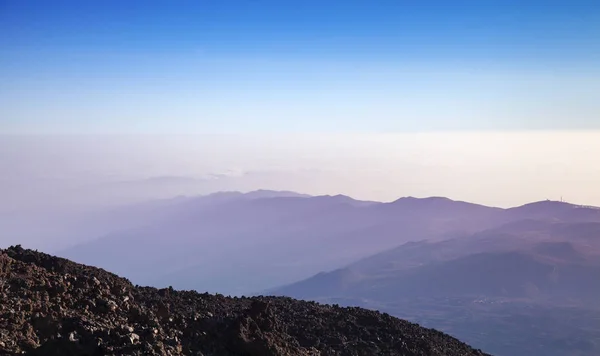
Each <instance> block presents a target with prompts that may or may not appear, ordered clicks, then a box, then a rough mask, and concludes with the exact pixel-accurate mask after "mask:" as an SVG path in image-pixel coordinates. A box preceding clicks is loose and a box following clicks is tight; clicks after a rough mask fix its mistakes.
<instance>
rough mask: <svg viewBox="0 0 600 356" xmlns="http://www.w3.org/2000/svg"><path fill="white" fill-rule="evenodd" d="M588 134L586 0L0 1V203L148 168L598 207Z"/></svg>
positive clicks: (115, 180) (182, 181)
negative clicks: (570, 202)
mask: <svg viewBox="0 0 600 356" xmlns="http://www.w3.org/2000/svg"><path fill="white" fill-rule="evenodd" d="M181 135H184V136H181ZM599 142H600V4H599V3H598V2H597V1H577V0H573V1H553V0H545V1H537V0H531V1H510V0H505V1H492V0H490V1H452V2H448V1H419V2H417V1H400V0H394V1H388V0H379V1H351V0H344V1H338V0H328V1H312V0H308V1H259V0H255V1H226V0H220V1H212V0H210V1H209V0H200V1H184V0H178V1H166V0H165V1H152V0H145V1H138V0H127V1H113V0H103V1H81V0H76V1H64V0H55V1H47V0H0V173H2V174H1V177H0V182H1V183H2V184H0V189H1V191H0V193H1V194H0V195H1V196H3V197H4V199H3V203H2V204H0V210H2V209H4V210H6V209H8V210H10V209H14V208H15V206H17V205H19V206H22V207H23V208H26V207H28V206H29V207H30V206H33V205H35V204H40V203H41V202H43V203H44V204H49V203H56V202H63V201H70V200H73V199H75V200H77V199H79V198H81V197H83V196H86V197H87V196H88V195H93V196H94V197H95V198H94V199H99V198H106V197H120V196H122V195H123V194H126V193H127V194H132V193H131V192H132V191H134V190H135V189H133V188H131V187H132V185H135V184H137V183H139V182H144V183H143V184H141V185H142V186H143V188H140V189H138V190H135V191H136V192H137V193H136V194H138V195H137V196H136V197H137V198H138V199H139V198H140V197H143V196H145V197H151V196H152V197H155V195H144V194H146V193H147V192H148V191H151V192H157V191H159V190H160V189H159V188H157V186H156V185H154V183H155V182H156V181H154V180H152V181H151V182H152V183H148V182H147V181H145V180H146V179H156V178H157V177H163V178H164V177H167V178H168V177H170V178H168V179H166V181H169V179H171V178H172V179H173V180H172V181H171V182H174V183H173V186H175V187H176V188H173V189H171V188H169V189H165V190H164V191H163V195H164V196H165V197H166V196H168V195H169V194H172V195H175V194H189V193H208V192H210V191H215V190H251V189H259V188H262V189H289V190H296V191H299V192H303V193H310V194H329V193H331V194H338V193H343V194H348V195H352V196H354V197H356V198H359V199H373V200H381V201H391V200H394V199H396V198H398V197H400V196H419V197H423V196H448V197H451V198H453V199H459V200H468V201H474V202H479V203H484V204H489V205H495V206H514V205H519V204H523V203H526V202H529V201H534V200H542V199H547V198H549V199H556V200H558V199H560V197H561V196H564V198H565V199H568V200H571V201H574V202H577V203H585V204H593V205H600V195H599V194H600V193H599V191H598V189H597V182H598V181H600V171H599V168H597V167H598V164H597V157H598V156H599V155H600V146H599ZM190 180H191V181H190ZM195 180H199V181H197V182H196V181H195ZM135 182H137V183H135ZM160 182H165V180H160ZM111 184H113V185H114V184H116V186H117V188H115V186H113V185H111ZM160 184H163V183H160ZM106 185H108V186H110V187H107V186H106ZM100 186H102V187H103V188H102V189H100V188H99V187H100ZM183 186H184V187H183ZM92 187H95V188H92ZM136 187H138V188H139V186H136ZM177 187H179V188H177ZM103 189H105V190H103ZM161 189H162V188H161ZM161 191H162V190H161ZM7 197H8V198H7ZM90 199H92V198H90ZM92 200H93V199H92Z"/></svg>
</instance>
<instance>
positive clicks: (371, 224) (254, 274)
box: [58, 190, 600, 294]
mask: <svg viewBox="0 0 600 356" xmlns="http://www.w3.org/2000/svg"><path fill="white" fill-rule="evenodd" d="M146 206H152V209H146V208H145V207H146ZM128 209H130V210H128ZM129 217H132V218H129ZM144 218H145V219H144ZM111 219H113V220H114V221H122V223H121V224H120V226H122V227H124V229H118V230H116V231H113V232H112V233H110V234H109V235H106V236H104V237H101V238H98V239H95V240H92V241H89V242H85V243H83V244H81V245H79V246H74V247H72V248H69V249H66V250H64V251H61V252H59V253H58V254H59V255H62V256H64V257H67V258H70V259H73V260H75V261H79V262H84V263H89V264H93V265H99V266H103V267H106V268H110V269H112V270H114V271H115V272H117V273H120V274H122V275H124V276H126V277H128V278H131V279H132V280H134V281H136V282H139V283H145V284H152V285H159V286H160V285H165V284H166V283H172V284H173V285H174V286H175V287H178V288H184V289H195V288H201V287H204V288H207V289H209V290H213V291H215V292H217V291H219V292H223V293H231V294H241V293H246V294H247V293H254V292H258V291H260V290H265V289H270V288H273V287H277V286H278V285H284V284H287V283H291V282H293V281H295V280H300V279H302V278H306V277H309V276H310V275H313V274H315V273H318V272H319V271H327V270H333V269H335V268H339V267H342V266H345V265H348V264H350V263H352V262H354V261H357V260H359V259H361V258H365V257H367V256H369V255H373V254H375V253H378V252H382V251H385V250H388V249H391V248H394V247H396V246H399V245H401V244H403V243H405V242H409V241H419V240H432V241H435V240H443V239H448V238H452V237H460V236H468V235H470V234H473V233H476V232H478V231H483V230H486V229H489V228H494V227H498V226H502V225H504V224H508V223H511V222H512V223H514V222H515V221H519V220H525V219H533V220H536V221H540V220H543V221H561V222H565V223H566V222H578V221H597V222H600V211H598V210H592V209H582V208H578V207H577V206H575V205H571V204H566V203H557V204H554V203H552V204H548V203H546V202H538V203H534V204H529V205H525V206H521V207H516V208H510V209H502V208H496V207H487V206H483V205H478V204H472V203H468V202H460V201H454V200H451V199H448V198H440V197H432V198H413V197H405V198H400V199H397V200H395V201H393V202H390V203H381V202H371V201H360V200H356V199H353V198H350V197H348V196H344V195H334V196H328V195H324V196H309V195H305V194H299V193H294V192H289V191H282V192H279V191H269V190H259V191H253V192H247V193H242V192H219V193H214V194H209V195H206V196H200V197H180V198H179V199H177V200H171V201H163V202H162V203H160V204H138V205H136V206H134V207H123V208H120V209H119V210H117V211H115V212H114V213H113V214H112V215H109V216H108V217H106V218H105V219H104V221H106V222H107V224H109V223H110V220H111ZM157 266H161V268H160V269H158V268H157ZM208 266H213V267H212V268H216V270H217V271H218V273H213V272H212V268H209V267H208ZM167 281H169V282H167Z"/></svg>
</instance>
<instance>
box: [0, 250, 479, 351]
mask: <svg viewBox="0 0 600 356" xmlns="http://www.w3.org/2000/svg"><path fill="white" fill-rule="evenodd" d="M0 354H2V355H16V354H28V355H65V356H68V355H205V356H208V355H256V356H259V355H260V356H269V355H349V356H350V355H352V356H354V355H356V356H358V355H365V356H367V355H407V356H411V355H449V356H452V355H457V356H458V355H461V356H466V355H484V354H483V353H482V352H480V351H479V350H474V349H472V348H470V347H469V346H467V345H465V344H463V343H461V342H460V341H458V340H456V339H454V338H452V337H450V336H448V335H445V334H443V333H441V332H438V331H435V330H431V329H425V328H422V327H420V326H418V325H416V324H412V323H409V322H406V321H403V320H399V319H396V318H393V317H391V316H389V315H387V314H381V313H377V312H373V311H367V310H364V309H359V308H340V307H337V306H329V305H320V304H317V303H310V302H301V301H297V300H293V299H289V298H274V297H256V298H229V297H224V296H221V295H209V294H200V293H196V292H189V291H175V290H173V289H171V288H167V289H155V288H148V287H137V286H133V285H132V284H131V283H130V282H129V281H128V280H126V279H123V278H119V277H118V276H116V275H114V274H111V273H108V272H106V271H104V270H101V269H98V268H93V267H88V266H83V265H79V264H76V263H73V262H70V261H68V260H65V259H61V258H57V257H53V256H50V255H46V254H43V253H39V252H35V251H31V250H26V249H22V248H21V247H20V246H16V247H10V248H8V249H6V250H0Z"/></svg>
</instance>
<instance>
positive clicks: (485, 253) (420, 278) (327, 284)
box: [269, 219, 600, 356]
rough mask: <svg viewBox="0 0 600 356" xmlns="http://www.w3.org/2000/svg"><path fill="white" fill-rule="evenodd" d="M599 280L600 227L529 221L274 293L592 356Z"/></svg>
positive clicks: (517, 346)
mask: <svg viewBox="0 0 600 356" xmlns="http://www.w3.org/2000/svg"><path fill="white" fill-rule="evenodd" d="M598 276H600V224H598V223H595V222H582V223H557V222H551V221H535V220H531V219H527V220H520V221H516V222H513V223H509V224H506V225H502V226H500V227H497V228H494V229H489V230H484V231H481V232H478V233H475V234H472V235H468V236H463V237H459V238H455V239H451V240H445V241H440V242H432V241H419V242H410V243H406V244H404V245H402V246H399V247H397V248H394V249H391V250H388V251H385V252H382V253H379V254H376V255H373V256H371V257H368V258H365V259H362V260H359V261H357V262H355V263H352V264H350V265H348V266H347V267H344V268H341V269H336V270H333V271H331V272H322V273H318V274H316V275H314V276H313V277H311V278H308V279H305V280H302V281H300V282H297V283H293V284H290V285H287V286H284V287H282V288H279V289H274V290H271V291H269V292H270V294H273V295H286V296H293V297H296V298H302V299H308V300H319V301H327V302H336V303H340V304H343V305H355V306H363V307H367V308H373V309H378V310H383V311H386V312H390V313H393V314H394V315H397V316H401V317H404V318H408V319H410V320H413V321H418V322H421V323H425V324H426V325H428V326H430V327H435V328H440V329H442V330H444V331H446V332H450V333H452V335H454V336H457V337H460V338H462V339H465V340H469V342H471V343H473V344H474V345H476V346H478V347H482V348H486V349H487V350H490V351H491V352H493V353H497V354H499V355H507V356H508V355H511V356H512V355H556V356H558V355H589V356H593V355H596V354H598V352H600V344H597V343H595V341H594V340H600V302H599V301H600V283H598ZM575 315H577V319H572V318H574V317H575ZM549 320H552V322H551V323H549ZM500 335H501V336H500ZM567 335H569V336H567ZM498 338H502V340H504V342H499V339H498ZM531 340H540V341H539V342H540V344H536V345H531V344H529V343H530V342H531Z"/></svg>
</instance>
